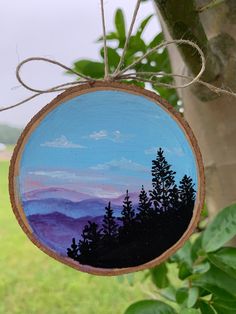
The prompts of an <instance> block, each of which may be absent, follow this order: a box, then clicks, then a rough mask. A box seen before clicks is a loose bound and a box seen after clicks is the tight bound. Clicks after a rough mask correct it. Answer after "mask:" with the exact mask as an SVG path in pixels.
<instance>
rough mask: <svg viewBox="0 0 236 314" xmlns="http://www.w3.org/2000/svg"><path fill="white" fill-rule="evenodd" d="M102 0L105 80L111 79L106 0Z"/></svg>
mask: <svg viewBox="0 0 236 314" xmlns="http://www.w3.org/2000/svg"><path fill="white" fill-rule="evenodd" d="M100 2H101V17H102V31H103V47H104V65H105V66H104V73H105V76H104V80H109V63H108V49H107V33H106V19H105V9H104V1H103V0H100Z"/></svg>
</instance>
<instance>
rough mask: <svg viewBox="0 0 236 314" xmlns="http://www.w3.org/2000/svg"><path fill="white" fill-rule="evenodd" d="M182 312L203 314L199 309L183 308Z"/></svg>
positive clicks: (184, 313)
mask: <svg viewBox="0 0 236 314" xmlns="http://www.w3.org/2000/svg"><path fill="white" fill-rule="evenodd" d="M181 314H201V313H200V311H199V310H197V309H182V310H181Z"/></svg>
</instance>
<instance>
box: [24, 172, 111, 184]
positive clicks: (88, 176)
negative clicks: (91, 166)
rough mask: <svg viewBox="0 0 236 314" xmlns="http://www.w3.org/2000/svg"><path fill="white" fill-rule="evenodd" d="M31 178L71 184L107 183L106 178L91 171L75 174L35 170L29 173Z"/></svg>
mask: <svg viewBox="0 0 236 314" xmlns="http://www.w3.org/2000/svg"><path fill="white" fill-rule="evenodd" d="M28 174H29V175H30V176H36V177H45V178H49V179H51V180H54V179H60V180H63V181H69V182H104V181H107V178H106V177H105V176H103V175H102V176H101V175H96V174H94V172H92V171H91V170H89V171H85V172H82V171H81V172H80V173H78V172H73V171H66V170H35V171H29V172H28Z"/></svg>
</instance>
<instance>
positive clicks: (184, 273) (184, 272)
mask: <svg viewBox="0 0 236 314" xmlns="http://www.w3.org/2000/svg"><path fill="white" fill-rule="evenodd" d="M191 275H192V268H191V267H190V266H189V265H188V264H187V263H186V262H183V263H182V264H181V265H180V268H179V279H181V280H184V279H186V278H188V277H189V276H191Z"/></svg>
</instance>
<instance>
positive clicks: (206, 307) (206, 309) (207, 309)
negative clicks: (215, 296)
mask: <svg viewBox="0 0 236 314" xmlns="http://www.w3.org/2000/svg"><path fill="white" fill-rule="evenodd" d="M199 307H200V310H201V312H202V313H203V314H217V312H216V310H215V309H214V308H213V306H212V305H211V304H209V303H207V302H205V301H203V300H201V301H200V302H199Z"/></svg>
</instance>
